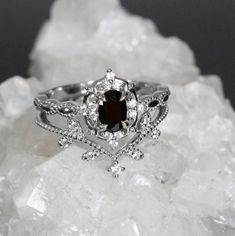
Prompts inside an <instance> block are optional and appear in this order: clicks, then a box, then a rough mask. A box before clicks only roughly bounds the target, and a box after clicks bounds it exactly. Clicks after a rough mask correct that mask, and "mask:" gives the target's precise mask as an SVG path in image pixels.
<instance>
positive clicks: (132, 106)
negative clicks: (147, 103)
mask: <svg viewBox="0 0 235 236" xmlns="http://www.w3.org/2000/svg"><path fill="white" fill-rule="evenodd" d="M136 105H137V101H136V100H135V99H131V100H130V101H128V106H129V107H130V108H135V107H136Z"/></svg>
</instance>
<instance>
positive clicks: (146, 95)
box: [34, 69, 170, 177]
mask: <svg viewBox="0 0 235 236" xmlns="http://www.w3.org/2000/svg"><path fill="white" fill-rule="evenodd" d="M169 95H170V91H169V89H168V87H166V86H162V85H160V84H157V83H146V82H138V81H129V80H124V79H121V78H118V77H117V76H116V75H115V74H114V73H113V72H112V70H111V69H109V70H107V73H106V74H105V76H104V77H103V78H102V79H99V80H97V81H89V82H86V83H77V84H71V85H65V86H59V87H56V88H53V89H50V90H48V91H46V92H44V93H41V94H40V95H39V96H38V97H37V98H35V100H34V104H35V106H36V108H37V109H38V110H39V115H38V117H37V119H36V123H37V124H38V125H39V126H40V127H42V128H44V129H46V130H48V131H51V132H54V133H57V134H59V135H61V138H60V140H59V142H58V143H59V145H60V147H62V148H67V147H68V146H70V145H71V144H73V143H74V142H79V143H80V144H84V145H86V146H88V151H86V152H85V153H84V154H83V155H82V157H81V158H82V159H83V160H86V161H90V160H95V159H97V158H98V157H100V156H106V157H108V158H109V159H110V160H111V164H110V166H108V167H107V170H108V171H109V172H111V173H112V175H113V176H114V177H118V176H119V174H120V173H122V172H123V171H124V170H125V168H124V167H123V166H121V165H120V164H119V161H120V157H121V156H123V155H126V156H128V157H130V158H132V159H134V160H140V159H142V158H143V157H144V154H143V152H142V151H141V150H140V149H138V148H137V147H136V146H137V145H138V144H139V143H140V142H141V141H142V140H143V139H144V138H145V137H146V138H151V139H155V140H157V139H158V137H159V136H160V131H159V129H158V125H159V123H160V122H162V120H163V119H164V118H165V117H166V115H167V113H168V108H167V101H168V98H169Z"/></svg>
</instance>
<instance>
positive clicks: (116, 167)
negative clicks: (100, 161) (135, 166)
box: [107, 160, 125, 178]
mask: <svg viewBox="0 0 235 236" xmlns="http://www.w3.org/2000/svg"><path fill="white" fill-rule="evenodd" d="M107 170H108V171H109V172H111V173H112V175H113V177H115V178H117V177H119V175H120V174H122V172H123V171H125V167H123V166H121V165H120V164H119V162H118V161H117V160H115V161H113V162H112V164H111V165H110V166H109V167H107Z"/></svg>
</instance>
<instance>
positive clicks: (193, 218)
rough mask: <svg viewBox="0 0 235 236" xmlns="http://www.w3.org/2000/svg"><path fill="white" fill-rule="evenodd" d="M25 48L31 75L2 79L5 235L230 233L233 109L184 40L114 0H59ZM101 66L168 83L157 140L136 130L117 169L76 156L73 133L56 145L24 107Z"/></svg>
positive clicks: (234, 202)
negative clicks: (135, 140)
mask: <svg viewBox="0 0 235 236" xmlns="http://www.w3.org/2000/svg"><path fill="white" fill-rule="evenodd" d="M31 60H32V64H31V69H30V70H31V73H32V75H33V76H34V77H36V78H37V79H29V80H24V79H22V78H20V77H14V78H11V79H9V80H7V81H6V82H4V83H2V84H1V85H0V150H1V151H0V235H1V236H45V235H47V236H110V235H112V236H156V235H161V236H172V235H174V236H198V235H200V236H221V235H223V236H234V235H235V116H234V111H233V109H232V108H231V105H230V103H229V101H228V100H226V99H225V98H224V95H223V92H222V86H221V82H220V79H219V78H218V77H217V76H202V75H200V72H199V70H198V68H197V67H196V66H195V63H194V56H193V53H192V52H191V50H190V49H189V47H188V46H187V45H186V44H185V43H183V42H182V41H181V40H179V39H177V38H175V37H170V38H164V37H163V36H161V35H160V34H159V32H158V31H157V29H156V27H155V26H154V25H153V23H152V22H151V21H150V20H146V19H143V18H141V17H139V16H133V15H130V14H129V13H127V12H126V11H125V10H124V9H122V8H121V7H120V5H119V2H117V1H116V0H96V1H92V0H70V1H67V0H58V1H56V2H55V3H54V5H53V7H52V10H51V17H50V20H49V21H48V22H46V23H45V24H44V26H43V28H42V30H41V32H40V34H39V37H38V39H37V41H36V43H35V47H34V50H33V51H32V54H31ZM109 67H112V68H113V69H114V71H115V72H116V73H117V74H118V75H119V76H120V77H123V78H125V79H136V80H143V81H154V82H161V83H164V84H167V85H168V86H169V87H170V89H171V93H172V95H171V98H170V100H169V108H170V112H169V115H168V117H167V118H166V120H165V122H164V123H162V124H161V125H160V127H159V129H160V130H161V132H162V135H161V138H160V139H159V141H158V144H157V145H156V141H146V142H143V144H142V147H141V150H142V151H143V152H144V153H145V157H144V158H143V159H142V160H139V161H136V160H133V159H128V158H123V159H121V160H120V165H124V166H125V167H126V169H127V170H128V171H127V170H126V171H125V172H123V168H122V166H119V165H117V163H114V165H112V166H111V167H110V171H113V172H114V173H116V174H120V177H119V178H118V179H114V178H112V177H110V175H109V173H107V172H105V171H103V169H104V167H105V166H106V163H107V162H106V161H105V160H104V159H102V158H101V159H97V160H95V161H93V162H92V161H91V162H84V161H83V160H81V155H82V154H83V153H84V150H83V149H81V148H80V147H78V146H76V145H72V146H71V147H70V148H68V149H65V150H60V149H59V148H58V146H57V145H56V141H58V137H57V136H56V135H53V134H51V133H48V132H46V131H44V130H41V129H40V128H39V127H37V126H36V125H35V124H34V117H35V111H34V109H33V107H32V101H33V98H34V96H35V95H36V94H37V93H38V92H39V91H42V90H44V89H45V88H49V87H50V86H54V85H59V84H66V83H72V82H79V81H84V80H94V79H98V78H99V77H100V75H102V74H103V71H104V70H105V69H106V68H109ZM123 106H125V105H123ZM101 113H102V111H101ZM106 118H107V117H106ZM104 122H105V117H104ZM115 122H116V121H115ZM62 141H63V140H61V142H62Z"/></svg>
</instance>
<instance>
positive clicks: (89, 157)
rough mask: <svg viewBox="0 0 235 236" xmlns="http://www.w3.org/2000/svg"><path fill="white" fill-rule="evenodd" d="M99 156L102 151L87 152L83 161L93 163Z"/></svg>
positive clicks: (83, 156)
mask: <svg viewBox="0 0 235 236" xmlns="http://www.w3.org/2000/svg"><path fill="white" fill-rule="evenodd" d="M98 156H100V151H99V150H97V149H95V150H92V151H87V152H85V153H84V154H83V155H82V160H84V161H91V160H95V159H96V158H97V157H98Z"/></svg>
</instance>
